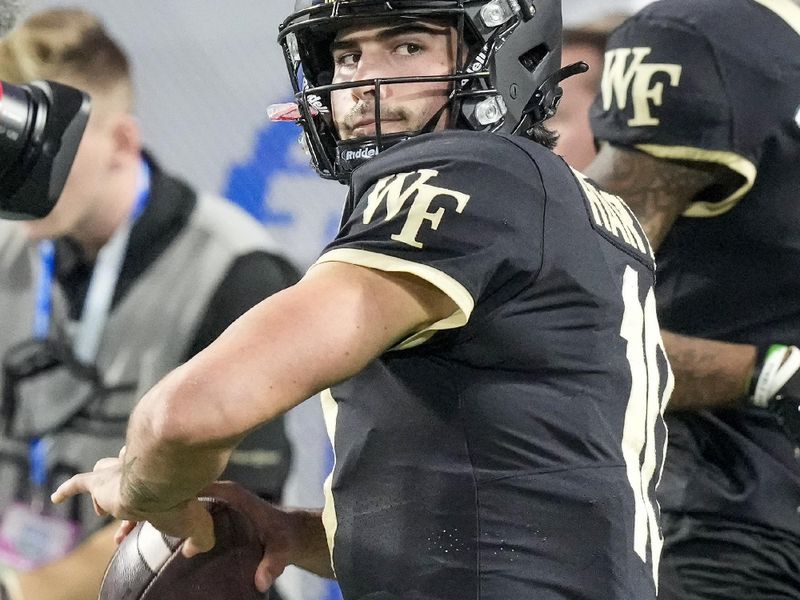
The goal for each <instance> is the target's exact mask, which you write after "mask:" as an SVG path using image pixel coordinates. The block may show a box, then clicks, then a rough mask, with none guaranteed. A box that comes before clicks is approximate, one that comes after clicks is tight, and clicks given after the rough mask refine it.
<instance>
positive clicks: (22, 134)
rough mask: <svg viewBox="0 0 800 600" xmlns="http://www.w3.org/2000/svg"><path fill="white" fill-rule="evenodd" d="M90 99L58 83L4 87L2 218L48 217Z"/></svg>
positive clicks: (0, 91) (0, 94)
mask: <svg viewBox="0 0 800 600" xmlns="http://www.w3.org/2000/svg"><path fill="white" fill-rule="evenodd" d="M89 110H90V100H89V96H88V95H87V94H86V93H85V92H82V91H80V90H77V89H75V88H72V87H70V86H66V85H63V84H60V83H55V82H53V81H34V82H31V83H27V84H24V85H11V84H9V83H5V82H0V218H3V219H13V220H23V219H40V218H42V217H44V216H46V215H47V214H48V213H49V212H50V211H51V210H52V208H53V207H54V206H55V204H56V202H57V201H58V197H59V196H60V195H61V191H62V190H63V189H64V183H65V182H66V180H67V175H69V170H70V167H71V166H72V161H73V160H74V158H75V153H76V152H77V150H78V145H79V144H80V141H81V136H82V135H83V131H84V129H85V128H86V123H87V121H88V119H89Z"/></svg>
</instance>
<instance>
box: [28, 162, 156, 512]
mask: <svg viewBox="0 0 800 600" xmlns="http://www.w3.org/2000/svg"><path fill="white" fill-rule="evenodd" d="M140 165H141V166H140V169H139V181H138V186H137V187H138V191H137V195H136V200H135V202H134V204H133V207H132V209H131V213H130V215H129V217H128V220H127V221H126V223H125V224H124V225H123V226H121V227H120V228H119V229H118V230H117V231H116V232H115V233H114V235H113V236H112V238H111V239H110V240H109V241H108V242H107V243H106V244H105V245H104V246H103V249H102V250H101V251H100V254H98V257H97V261H96V263H95V268H94V270H93V271H92V278H91V280H90V282H89V291H88V292H87V298H86V302H85V304H84V310H83V313H82V314H81V323H80V330H79V335H78V336H77V338H78V339H77V341H76V348H75V350H76V355H77V358H78V359H79V360H82V361H83V362H85V363H90V362H92V361H93V360H94V359H95V358H96V356H95V354H96V351H97V347H98V344H99V341H100V336H101V335H102V330H103V327H104V326H105V322H106V320H107V318H108V313H109V312H110V309H111V300H112V297H113V295H114V290H115V289H116V286H117V281H118V279H119V274H120V271H121V270H122V262H123V259H124V257H125V254H126V251H127V246H128V239H129V237H130V232H131V228H132V227H133V224H134V223H135V222H136V220H137V219H138V218H139V216H140V215H141V214H142V212H143V211H144V209H145V207H146V206H147V203H148V202H149V201H150V166H149V165H148V164H147V161H145V160H144V159H142V160H141V162H140ZM39 259H40V263H41V269H40V275H39V281H38V285H37V287H36V304H35V314H34V320H33V321H34V323H33V335H34V337H35V338H36V339H45V338H47V335H48V333H49V330H50V321H51V316H52V312H53V284H54V279H55V271H56V256H55V245H54V244H53V241H52V240H43V241H42V242H40V243H39ZM49 446H50V444H49V443H48V440H46V439H40V438H37V439H33V440H31V442H30V445H29V448H28V460H29V468H30V482H31V489H32V490H33V492H34V493H33V494H32V501H33V506H34V508H35V509H37V510H41V509H42V508H43V502H42V498H41V496H42V492H43V490H44V488H45V486H46V485H47V451H48V448H49Z"/></svg>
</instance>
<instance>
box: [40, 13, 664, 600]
mask: <svg viewBox="0 0 800 600" xmlns="http://www.w3.org/2000/svg"><path fill="white" fill-rule="evenodd" d="M280 41H281V44H282V47H283V50H284V52H285V55H286V60H287V64H288V66H289V71H290V76H291V79H292V82H293V84H294V86H295V91H296V98H297V103H298V106H297V107H296V111H298V114H299V121H300V122H301V124H302V125H303V127H304V131H305V133H304V135H305V141H306V144H307V147H308V149H309V151H310V153H311V156H312V160H313V164H314V166H315V167H316V168H317V170H318V171H319V172H320V173H321V174H322V175H323V176H325V177H331V178H336V179H339V180H340V181H343V182H346V183H348V184H349V195H348V198H347V201H346V205H345V210H344V215H343V218H342V224H341V229H340V232H339V234H338V236H337V237H336V239H335V240H334V241H333V242H332V243H331V244H330V245H329V246H328V247H327V248H326V249H325V250H324V252H323V254H322V256H321V257H320V258H319V260H318V261H317V262H316V264H315V265H314V266H313V267H312V268H311V269H310V270H309V272H308V273H307V275H306V276H305V277H304V279H303V280H302V281H301V282H300V283H299V284H298V285H296V286H295V287H293V288H290V289H289V290H288V291H286V292H284V293H281V294H279V295H277V296H275V297H273V298H271V299H269V300H267V301H265V302H264V303H262V304H261V305H260V306H258V307H257V308H256V309H254V310H252V311H251V312H250V313H248V314H247V315H246V316H245V317H243V318H242V319H240V320H239V321H238V322H237V323H236V324H235V325H234V326H232V327H231V328H230V329H229V330H228V331H227V332H226V333H224V334H223V335H222V336H221V337H220V338H219V340H217V341H216V342H215V343H214V344H212V345H211V346H210V347H209V348H208V349H207V350H206V351H204V352H203V353H201V354H200V355H199V356H198V357H197V358H196V359H195V360H191V361H189V362H188V363H186V364H185V365H184V366H183V367H181V368H180V369H178V370H176V371H175V372H174V373H172V374H171V375H169V376H168V377H167V378H166V379H165V380H163V381H162V382H161V383H160V384H159V385H157V386H156V387H155V388H154V389H153V390H152V391H151V392H150V393H149V394H148V395H146V396H145V397H144V398H143V400H142V401H141V403H140V404H139V407H138V408H137V410H136V412H135V414H134V415H133V417H132V420H131V423H130V428H129V435H128V444H127V447H126V449H125V450H124V451H123V453H122V454H121V455H120V457H118V458H112V459H106V460H104V461H101V462H100V463H99V464H98V465H97V467H96V469H95V471H94V472H93V473H89V474H83V475H79V476H77V477H76V478H74V479H73V480H71V481H70V482H69V483H67V484H65V485H64V486H63V487H62V488H60V489H59V491H58V492H57V493H56V494H55V497H54V498H55V500H56V501H61V500H62V499H64V498H65V497H67V496H69V495H71V494H75V493H79V492H90V493H91V494H92V495H93V498H94V502H95V505H96V506H97V507H98V509H99V510H101V511H103V512H111V513H113V514H114V515H115V516H118V517H121V518H124V519H129V520H141V519H148V520H150V521H152V522H153V523H154V524H155V525H156V526H157V527H159V528H161V529H163V530H164V531H167V532H170V533H173V534H176V535H180V536H184V537H189V538H190V543H189V545H188V547H187V553H188V554H191V553H193V552H197V551H201V550H205V549H207V548H208V547H209V546H210V545H211V544H212V543H213V533H212V531H211V529H210V526H209V519H208V516H207V514H206V513H205V512H204V511H203V510H202V508H201V507H200V505H199V504H198V503H197V502H196V500H194V498H195V495H196V494H197V492H198V491H199V490H200V489H201V488H202V487H203V486H204V485H206V484H207V483H208V482H210V481H211V480H213V479H214V478H215V477H216V476H217V475H218V474H219V473H220V470H221V469H222V468H223V466H224V464H225V461H226V458H227V456H228V455H229V453H230V452H231V450H232V448H233V447H234V446H235V445H236V443H237V441H238V440H239V439H240V438H241V436H242V434H243V433H244V432H245V431H247V430H249V429H251V428H252V427H254V426H256V425H257V424H259V423H261V422H263V421H266V420H269V419H271V418H274V417H275V416H276V415H278V414H281V413H282V412H283V411H285V410H287V409H288V408H290V407H292V406H294V405H295V404H297V403H299V402H301V401H302V400H303V399H304V398H307V397H309V396H311V395H312V394H313V393H315V392H316V391H318V390H322V389H327V391H325V392H324V393H323V403H324V408H325V413H326V420H327V425H328V429H329V432H330V434H331V438H332V441H333V445H334V449H335V454H336V463H335V467H334V469H333V472H332V474H331V478H330V479H329V482H328V486H327V504H326V506H325V509H324V511H322V512H321V513H320V512H310V511H284V510H281V509H277V508H274V507H270V506H269V505H267V504H265V503H262V502H260V501H258V500H257V499H255V498H253V497H252V496H247V495H245V494H243V493H241V491H239V490H237V489H235V488H231V487H230V486H222V487H217V488H213V489H212V490H211V491H213V493H216V494H219V495H222V496H224V497H226V498H228V499H229V500H231V501H233V502H234V503H235V504H236V505H237V506H239V507H240V508H241V509H242V510H244V511H245V512H247V514H249V515H250V517H251V518H252V519H253V521H254V522H255V523H256V526H257V527H258V528H259V530H260V531H261V532H262V535H263V539H264V542H265V545H266V547H267V553H266V557H265V559H264V562H263V563H262V565H261V566H260V568H259V570H258V572H257V574H256V581H257V583H258V586H259V587H260V588H262V589H263V588H265V587H267V586H268V585H269V583H270V582H271V580H272V578H273V577H274V576H275V575H276V574H277V573H279V572H280V570H281V569H282V568H283V566H284V565H285V564H287V563H292V564H296V565H299V566H301V567H304V568H307V569H309V570H312V571H314V572H316V573H318V574H323V575H328V576H333V575H334V574H335V576H336V578H337V579H338V581H339V583H340V585H341V588H342V591H343V593H344V596H345V598H348V599H351V598H352V599H355V598H374V599H377V598H383V599H390V598H395V599H402V600H412V599H423V598H424V599H437V600H463V599H465V598H482V599H484V600H490V599H491V600H508V599H510V598H514V599H516V598H537V599H538V600H566V599H574V598H584V599H595V600H630V599H631V598H636V599H637V600H647V599H650V600H653V599H655V597H656V585H657V583H656V575H657V570H658V562H659V554H660V548H661V534H660V528H659V521H658V510H657V507H656V504H655V499H654V493H655V486H656V483H657V480H658V477H659V474H660V471H661V464H662V460H663V450H664V446H665V441H666V439H665V438H666V431H665V429H664V425H663V421H662V418H661V412H662V410H663V408H664V405H665V403H666V400H667V398H668V396H669V393H670V390H671V386H672V380H671V372H670V370H669V366H668V363H667V360H666V355H665V353H664V350H663V346H662V343H661V338H660V335H659V326H658V322H657V320H656V315H655V300H654V297H653V283H654V261H653V256H652V254H651V250H650V246H649V244H648V242H647V239H646V237H645V234H644V232H643V230H642V229H641V228H640V226H639V225H638V223H637V222H636V219H635V218H634V217H633V214H632V213H631V212H630V210H629V209H628V208H627V207H626V206H625V205H624V203H623V202H622V201H620V200H619V198H617V197H615V196H611V195H609V194H605V193H603V192H601V191H599V190H598V189H596V188H595V187H594V186H592V184H591V183H589V182H588V181H587V180H586V179H585V178H584V177H582V176H581V175H579V174H577V173H575V172H574V171H572V170H571V169H570V168H569V167H568V166H567V164H566V163H565V162H564V161H563V160H562V159H561V158H559V157H558V156H556V155H555V154H554V153H553V152H551V151H550V150H549V149H548V147H547V146H549V145H551V144H552V142H553V139H552V135H550V134H549V132H548V131H547V130H546V129H545V128H544V127H543V126H542V124H541V122H542V121H543V120H544V119H546V118H547V117H549V116H550V115H552V114H553V113H554V111H555V107H556V104H557V102H558V98H559V95H560V89H559V87H558V83H559V81H560V80H561V79H563V78H564V77H565V76H567V75H568V74H570V73H572V72H576V71H579V70H582V68H583V67H582V65H579V66H576V67H567V68H566V70H561V69H559V67H560V44H561V7H560V3H559V2H558V1H554V0H536V1H532V0H522V1H519V0H516V1H512V0H491V1H489V0H452V1H443V0H406V1H400V0H398V1H392V2H385V1H384V0H380V1H378V0H349V1H345V0H342V1H339V0H333V1H332V0H298V2H297V6H296V10H295V12H294V13H293V14H292V15H291V16H290V17H289V18H288V19H287V20H286V21H285V22H284V24H283V26H282V27H281V31H280ZM287 112H288V114H291V111H287ZM284 114H286V112H285V113H284ZM129 529H130V525H128V526H127V527H126V528H124V529H123V531H122V532H121V533H122V534H124V533H125V532H126V531H128V530H129Z"/></svg>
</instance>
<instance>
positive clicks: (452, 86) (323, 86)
mask: <svg viewBox="0 0 800 600" xmlns="http://www.w3.org/2000/svg"><path fill="white" fill-rule="evenodd" d="M297 4H298V8H300V10H298V11H296V12H295V13H294V14H293V15H291V16H290V17H289V18H288V19H287V20H286V21H285V22H284V23H283V25H282V26H281V29H280V36H279V42H280V43H281V46H282V47H283V50H284V56H285V58H286V63H287V66H288V69H289V74H290V78H291V81H292V85H293V87H294V91H295V101H296V103H297V111H296V113H294V114H293V115H292V119H293V120H296V121H297V122H298V123H299V124H301V125H302V126H303V128H304V141H305V144H306V147H307V149H308V151H309V152H310V154H311V159H312V164H313V166H314V167H315V168H316V170H317V171H318V172H319V173H320V175H322V176H323V177H326V178H330V179H337V180H339V181H342V182H347V181H349V176H350V173H351V172H352V170H353V169H354V168H355V167H357V166H358V165H359V164H361V163H362V162H364V161H365V160H367V159H369V158H372V157H373V156H375V155H376V154H378V153H380V152H382V151H384V150H386V149H388V148H389V147H391V146H393V145H395V144H397V143H399V142H400V141H403V140H405V139H408V138H409V137H412V136H415V135H419V134H422V133H428V132H430V131H432V130H433V129H434V128H435V127H436V125H437V123H438V122H439V121H440V118H441V116H442V114H443V113H444V112H445V111H447V112H448V115H449V117H448V122H447V124H446V127H447V128H459V129H471V130H477V131H490V132H504V133H517V134H519V133H521V134H528V133H530V131H529V130H531V129H532V128H533V127H534V126H535V125H537V124H538V123H539V122H541V121H542V120H544V119H545V118H548V117H549V116H552V114H554V112H555V107H556V104H557V102H558V99H560V88H558V85H557V84H558V81H560V80H561V79H563V77H561V78H558V71H559V69H558V67H559V66H560V64H559V63H560V39H561V8H560V2H558V0H547V1H546V2H545V1H539V0H536V1H535V2H534V0H492V1H487V0H393V1H386V0H327V1H325V0H298V2H297ZM534 4H536V5H537V6H538V5H542V6H545V7H546V10H541V11H540V13H541V14H539V13H537V9H536V7H535V6H534ZM401 19H402V20H407V21H410V22H423V23H425V22H436V23H448V24H449V25H450V26H452V28H453V31H454V33H455V35H456V36H457V39H456V57H455V68H454V70H453V72H451V73H449V74H446V75H413V76H408V77H386V78H373V79H364V80H359V81H347V82H342V83H335V84H334V83H332V78H333V72H334V63H333V57H332V52H331V47H332V42H333V40H334V38H335V36H336V34H337V32H338V31H340V30H343V29H345V28H353V27H357V26H359V25H364V26H367V25H370V24H375V23H376V22H389V21H390V22H391V23H392V24H394V23H397V22H399V21H400V20H401ZM536 19H538V21H536ZM540 24H541V25H540ZM537 29H542V30H543V31H544V32H546V33H548V35H542V34H541V33H540V34H537V35H534V34H536V30H537ZM553 32H555V34H553ZM526 38H527V39H526ZM538 39H541V40H543V41H542V42H541V43H538V44H533V41H536V40H538ZM509 57H512V58H513V60H509ZM411 83H415V84H419V83H431V84H435V83H439V84H441V83H446V84H447V86H448V87H449V93H447V95H446V99H444V102H443V106H442V108H441V110H439V111H438V112H437V113H436V114H435V115H433V117H431V118H430V119H429V120H428V121H427V123H425V124H424V125H423V126H422V128H421V129H419V130H416V131H404V132H402V133H386V132H385V128H384V127H382V123H381V88H382V87H383V86H387V85H392V86H402V85H404V84H411ZM498 86H501V87H498ZM370 87H371V88H372V89H373V93H374V104H375V106H374V113H375V114H374V120H375V135H373V136H369V137H359V138H356V139H350V140H341V139H340V136H339V133H338V131H337V128H336V125H335V123H334V119H333V115H332V112H331V93H332V92H334V91H339V90H347V89H353V88H370Z"/></svg>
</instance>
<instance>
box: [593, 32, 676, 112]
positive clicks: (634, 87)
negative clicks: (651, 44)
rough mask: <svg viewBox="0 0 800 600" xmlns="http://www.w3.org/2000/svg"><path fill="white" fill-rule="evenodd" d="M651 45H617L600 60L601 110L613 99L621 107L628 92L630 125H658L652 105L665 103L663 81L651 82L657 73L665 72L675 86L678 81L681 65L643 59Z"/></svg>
mask: <svg viewBox="0 0 800 600" xmlns="http://www.w3.org/2000/svg"><path fill="white" fill-rule="evenodd" d="M650 52H652V48H617V49H616V50H609V51H608V52H606V56H605V62H604V63H603V83H602V88H601V91H602V94H603V110H610V109H611V106H612V104H614V103H616V105H617V107H618V108H619V109H620V110H625V109H626V108H627V106H628V96H629V94H630V98H631V101H632V104H633V118H632V119H630V120H629V121H628V125H630V126H631V127H644V126H654V125H658V124H659V123H660V121H659V120H658V119H656V118H655V117H653V115H652V114H651V112H650V111H651V109H652V107H654V106H661V105H662V104H663V103H664V84H663V83H662V82H660V81H659V82H656V83H653V77H654V76H655V75H656V74H657V73H666V74H667V76H668V77H669V84H670V85H671V86H672V87H678V85H679V84H680V82H681V73H682V72H683V67H682V66H681V65H672V64H667V63H646V62H644V59H645V58H646V57H647V56H648V55H649V54H650Z"/></svg>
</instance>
